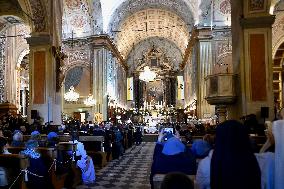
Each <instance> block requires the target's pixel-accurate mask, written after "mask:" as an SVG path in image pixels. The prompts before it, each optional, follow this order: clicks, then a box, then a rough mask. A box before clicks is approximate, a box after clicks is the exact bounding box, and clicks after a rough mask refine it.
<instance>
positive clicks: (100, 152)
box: [79, 136, 107, 168]
mask: <svg viewBox="0 0 284 189" xmlns="http://www.w3.org/2000/svg"><path fill="white" fill-rule="evenodd" d="M79 141H80V142H82V143H83V144H84V146H85V150H86V151H87V154H88V155H90V157H91V158H92V159H93V161H94V164H95V165H97V166H99V168H102V167H104V166H106V164H107V158H106V157H107V154H106V153H105V151H104V136H79ZM94 145H97V149H95V147H94Z"/></svg>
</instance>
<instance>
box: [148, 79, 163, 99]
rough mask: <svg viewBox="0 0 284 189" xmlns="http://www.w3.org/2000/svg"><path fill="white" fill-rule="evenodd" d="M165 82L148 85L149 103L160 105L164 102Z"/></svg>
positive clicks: (149, 83)
mask: <svg viewBox="0 0 284 189" xmlns="http://www.w3.org/2000/svg"><path fill="white" fill-rule="evenodd" d="M163 91H164V88H163V82H162V81H161V80H158V81H157V80H156V81H152V82H148V83H147V84H146V95H147V97H146V99H147V102H152V103H158V102H162V101H163V98H164V92H163Z"/></svg>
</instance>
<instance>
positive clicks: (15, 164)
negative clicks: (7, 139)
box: [0, 154, 29, 189]
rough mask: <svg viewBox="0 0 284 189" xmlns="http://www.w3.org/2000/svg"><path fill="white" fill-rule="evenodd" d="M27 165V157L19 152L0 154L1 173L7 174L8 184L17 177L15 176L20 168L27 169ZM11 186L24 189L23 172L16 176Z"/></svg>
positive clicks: (19, 171)
mask: <svg viewBox="0 0 284 189" xmlns="http://www.w3.org/2000/svg"><path fill="white" fill-rule="evenodd" d="M28 166H29V159H28V158H27V157H25V156H22V155H19V154H1V155H0V167H1V168H2V169H3V173H4V174H7V176H8V179H9V180H8V184H9V186H11V185H12V183H13V182H14V181H15V180H16V179H17V176H18V175H19V174H20V173H21V171H22V170H24V169H27V167H28ZM12 188H19V189H26V188H27V187H26V184H25V181H24V174H23V173H22V175H21V176H20V177H19V178H18V180H17V182H15V184H14V185H13V187H12Z"/></svg>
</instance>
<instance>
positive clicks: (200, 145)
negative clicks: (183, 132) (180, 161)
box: [191, 139, 212, 158]
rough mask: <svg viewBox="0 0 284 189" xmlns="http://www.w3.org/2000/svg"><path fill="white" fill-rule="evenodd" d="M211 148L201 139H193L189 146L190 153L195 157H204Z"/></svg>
mask: <svg viewBox="0 0 284 189" xmlns="http://www.w3.org/2000/svg"><path fill="white" fill-rule="evenodd" d="M211 149H212V146H211V145H210V144H209V143H208V142H207V141H205V140H203V139H198V140H195V141H194V142H193V143H192V147H191V150H192V153H193V154H194V155H195V156H196V158H205V157H206V156H207V155H208V153H209V151H210V150H211Z"/></svg>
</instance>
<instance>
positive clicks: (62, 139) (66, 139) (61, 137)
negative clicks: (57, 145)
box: [23, 134, 71, 142]
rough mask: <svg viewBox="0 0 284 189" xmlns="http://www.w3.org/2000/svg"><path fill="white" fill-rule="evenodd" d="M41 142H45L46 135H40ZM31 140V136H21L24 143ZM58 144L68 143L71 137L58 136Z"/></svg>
mask: <svg viewBox="0 0 284 189" xmlns="http://www.w3.org/2000/svg"><path fill="white" fill-rule="evenodd" d="M40 136H41V140H45V141H47V135H46V134H41V135H40ZM30 138H31V135H23V139H24V141H28V140H29V139H30ZM58 138H59V142H68V141H71V136H70V135H58Z"/></svg>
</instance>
